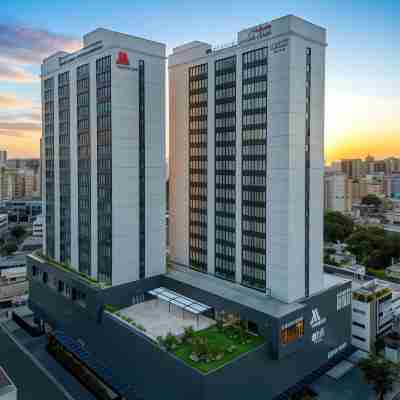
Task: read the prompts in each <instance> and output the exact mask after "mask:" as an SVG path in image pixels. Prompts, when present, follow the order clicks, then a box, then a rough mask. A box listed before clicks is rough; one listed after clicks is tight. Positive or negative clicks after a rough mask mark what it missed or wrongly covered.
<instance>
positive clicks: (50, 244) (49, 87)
mask: <svg viewBox="0 0 400 400" xmlns="http://www.w3.org/2000/svg"><path fill="white" fill-rule="evenodd" d="M43 90H44V96H43V97H44V150H45V160H46V165H45V174H46V184H45V185H46V189H45V190H46V253H47V255H48V256H49V257H52V258H54V256H55V201H54V200H55V195H54V194H55V192H54V191H55V179H54V78H53V77H52V78H48V79H46V80H45V81H44V88H43Z"/></svg>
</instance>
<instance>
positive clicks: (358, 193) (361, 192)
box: [349, 178, 368, 202]
mask: <svg viewBox="0 0 400 400" xmlns="http://www.w3.org/2000/svg"><path fill="white" fill-rule="evenodd" d="M349 185H350V190H351V198H352V201H353V202H361V200H362V199H363V198H364V197H365V196H366V195H367V193H368V192H367V182H366V181H365V180H364V179H361V178H360V179H352V180H351V182H350V183H349Z"/></svg>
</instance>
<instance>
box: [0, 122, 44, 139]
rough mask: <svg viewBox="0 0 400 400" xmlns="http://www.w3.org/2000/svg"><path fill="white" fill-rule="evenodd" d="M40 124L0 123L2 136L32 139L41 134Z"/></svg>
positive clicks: (0, 134)
mask: <svg viewBox="0 0 400 400" xmlns="http://www.w3.org/2000/svg"><path fill="white" fill-rule="evenodd" d="M41 129H42V128H41V124H40V123H39V122H19V121H17V122H7V121H0V136H15V137H30V136H32V135H35V134H38V133H40V132H41Z"/></svg>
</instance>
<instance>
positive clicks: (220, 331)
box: [158, 322, 265, 373]
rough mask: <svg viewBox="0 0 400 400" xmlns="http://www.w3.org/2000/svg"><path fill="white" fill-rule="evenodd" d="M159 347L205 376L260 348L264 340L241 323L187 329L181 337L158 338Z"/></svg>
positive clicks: (170, 335)
mask: <svg viewBox="0 0 400 400" xmlns="http://www.w3.org/2000/svg"><path fill="white" fill-rule="evenodd" d="M158 341H159V344H160V346H162V347H163V348H165V349H166V350H167V351H169V352H171V353H172V354H174V355H175V356H177V357H179V358H180V359H182V360H183V361H185V362H186V363H187V364H189V365H190V366H192V367H194V368H196V369H198V370H199V371H201V372H203V373H209V372H211V371H214V370H216V369H217V368H220V367H222V366H223V365H225V364H226V363H228V362H230V361H232V360H234V359H235V358H236V357H238V356H240V355H241V354H244V353H247V352H248V351H250V350H252V349H255V348H256V347H258V346H260V345H262V344H263V343H264V342H265V339H264V338H263V337H262V336H258V335H254V334H252V333H250V332H248V331H247V329H246V326H245V324H244V323H243V322H239V323H237V324H236V325H231V326H222V324H217V325H214V326H212V327H210V328H207V329H204V330H202V331H198V332H195V331H194V330H193V328H191V327H189V328H187V329H186V330H185V333H184V334H183V335H182V336H181V337H175V336H173V335H172V334H168V335H167V336H166V337H165V338H161V337H159V338H158Z"/></svg>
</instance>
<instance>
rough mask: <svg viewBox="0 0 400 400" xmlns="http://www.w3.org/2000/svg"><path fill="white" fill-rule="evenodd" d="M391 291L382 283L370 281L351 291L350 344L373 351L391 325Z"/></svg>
mask: <svg viewBox="0 0 400 400" xmlns="http://www.w3.org/2000/svg"><path fill="white" fill-rule="evenodd" d="M392 296H393V294H392V290H391V289H390V287H389V285H387V284H385V282H384V281H379V282H378V281H376V280H375V281H370V282H368V283H366V284H364V285H363V286H361V287H360V288H358V289H356V290H354V291H353V301H352V344H353V345H354V346H355V347H357V348H359V349H362V350H364V351H368V352H370V351H373V350H374V348H375V343H376V340H377V339H378V338H379V337H383V336H385V335H387V334H388V333H389V332H390V331H391V329H392V325H393V300H392Z"/></svg>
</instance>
